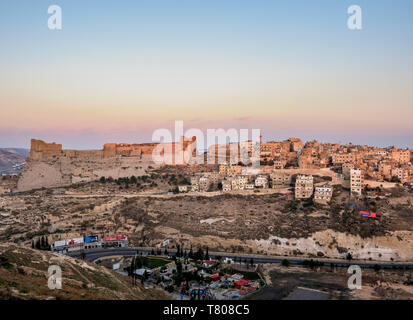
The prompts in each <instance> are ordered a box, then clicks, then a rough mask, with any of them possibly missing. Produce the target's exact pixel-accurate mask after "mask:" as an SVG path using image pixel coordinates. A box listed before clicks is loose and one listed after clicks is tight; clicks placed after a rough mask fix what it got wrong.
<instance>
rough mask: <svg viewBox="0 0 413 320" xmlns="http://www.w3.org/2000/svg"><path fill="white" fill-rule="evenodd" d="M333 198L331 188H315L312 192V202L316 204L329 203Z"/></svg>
mask: <svg viewBox="0 0 413 320" xmlns="http://www.w3.org/2000/svg"><path fill="white" fill-rule="evenodd" d="M332 196H333V187H332V186H327V185H325V186H319V187H315V191H314V201H315V202H318V203H327V202H330V201H331V197H332Z"/></svg>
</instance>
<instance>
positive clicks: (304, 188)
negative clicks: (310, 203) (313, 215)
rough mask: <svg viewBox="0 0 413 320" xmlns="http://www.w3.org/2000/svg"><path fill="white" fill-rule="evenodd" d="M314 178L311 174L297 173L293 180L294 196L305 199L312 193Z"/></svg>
mask: <svg viewBox="0 0 413 320" xmlns="http://www.w3.org/2000/svg"><path fill="white" fill-rule="evenodd" d="M313 186H314V180H313V176H312V175H298V176H297V178H296V180H295V198H296V199H307V198H310V197H311V196H312V194H313Z"/></svg>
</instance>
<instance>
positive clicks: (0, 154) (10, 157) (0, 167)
mask: <svg viewBox="0 0 413 320" xmlns="http://www.w3.org/2000/svg"><path fill="white" fill-rule="evenodd" d="M9 150H11V151H9ZM25 150H26V149H11V148H8V149H0V173H3V174H16V173H19V172H21V171H22V170H23V166H22V164H23V163H24V162H25V161H26V158H27V155H26V156H25V155H24V154H25V152H24V151H25ZM26 151H27V150H26ZM22 154H23V155H22Z"/></svg>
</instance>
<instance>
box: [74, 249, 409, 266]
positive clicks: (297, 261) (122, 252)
mask: <svg viewBox="0 0 413 320" xmlns="http://www.w3.org/2000/svg"><path fill="white" fill-rule="evenodd" d="M152 250H154V251H155V253H156V251H157V248H147V247H145V248H106V249H104V248H101V249H89V250H84V252H85V254H86V260H87V261H90V262H93V261H95V260H97V259H99V258H104V257H112V256H134V255H135V254H138V255H140V254H143V255H148V254H150V253H151V251H152ZM168 253H169V254H173V253H176V250H175V249H168ZM67 255H69V256H71V257H74V258H81V255H82V251H72V252H69V253H68V254H67ZM161 255H162V256H165V254H164V249H162V254H161ZM209 257H210V259H218V258H219V257H221V258H223V259H225V258H230V259H232V260H233V261H234V262H235V263H239V261H240V260H242V261H243V262H244V260H247V262H248V263H249V262H250V260H251V258H252V259H253V260H254V263H259V264H264V263H275V264H281V262H282V261H283V260H284V259H287V260H288V261H289V262H290V265H292V266H300V265H303V262H304V260H310V259H311V258H303V257H282V256H263V255H247V254H244V255H242V254H236V253H226V252H211V253H210V254H209ZM313 260H315V261H319V262H324V265H325V266H329V265H330V263H334V264H335V265H336V267H341V268H348V267H349V266H350V265H358V266H360V267H361V268H365V269H374V268H375V266H376V265H379V266H380V267H381V268H382V269H392V268H393V267H408V268H412V269H413V262H406V263H402V262H395V263H392V262H383V261H364V260H343V259H326V258H324V259H319V258H313Z"/></svg>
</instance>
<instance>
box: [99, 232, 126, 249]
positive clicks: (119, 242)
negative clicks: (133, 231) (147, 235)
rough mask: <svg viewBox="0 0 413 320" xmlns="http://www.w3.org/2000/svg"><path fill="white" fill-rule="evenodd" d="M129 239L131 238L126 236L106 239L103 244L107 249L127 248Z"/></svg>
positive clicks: (119, 235) (121, 235) (120, 235)
mask: <svg viewBox="0 0 413 320" xmlns="http://www.w3.org/2000/svg"><path fill="white" fill-rule="evenodd" d="M128 238H129V237H128V236H127V235H126V234H118V235H115V236H110V237H104V238H103V244H104V247H105V248H113V247H127V246H128V244H129V240H128Z"/></svg>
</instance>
